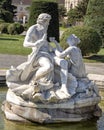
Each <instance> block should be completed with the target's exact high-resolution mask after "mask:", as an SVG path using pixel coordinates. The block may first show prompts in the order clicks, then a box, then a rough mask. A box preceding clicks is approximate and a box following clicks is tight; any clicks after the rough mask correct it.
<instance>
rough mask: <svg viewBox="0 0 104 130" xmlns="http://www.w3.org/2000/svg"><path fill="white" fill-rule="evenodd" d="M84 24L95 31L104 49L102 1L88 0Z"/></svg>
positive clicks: (103, 1)
mask: <svg viewBox="0 0 104 130" xmlns="http://www.w3.org/2000/svg"><path fill="white" fill-rule="evenodd" d="M84 23H85V25H87V26H91V27H93V28H94V29H96V31H97V32H98V33H99V35H100V36H101V38H102V43H103V44H102V45H103V47H104V0H89V3H88V8H87V13H86V17H85V20H84Z"/></svg>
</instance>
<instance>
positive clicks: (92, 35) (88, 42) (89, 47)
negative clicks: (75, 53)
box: [60, 26, 102, 56]
mask: <svg viewBox="0 0 104 130" xmlns="http://www.w3.org/2000/svg"><path fill="white" fill-rule="evenodd" d="M71 34H75V35H76V36H78V37H79V38H80V40H81V42H80V44H79V47H80V49H81V51H82V55H83V56H86V55H89V54H91V53H97V52H98V51H99V50H100V47H101V44H102V41H101V38H100V36H99V34H98V33H97V32H96V31H95V30H94V29H92V28H90V27H87V26H75V27H71V28H69V29H67V30H66V31H65V32H64V33H63V35H62V37H61V42H60V44H61V46H62V47H63V48H64V49H65V48H67V47H68V45H67V43H66V39H67V37H68V36H70V35H71Z"/></svg>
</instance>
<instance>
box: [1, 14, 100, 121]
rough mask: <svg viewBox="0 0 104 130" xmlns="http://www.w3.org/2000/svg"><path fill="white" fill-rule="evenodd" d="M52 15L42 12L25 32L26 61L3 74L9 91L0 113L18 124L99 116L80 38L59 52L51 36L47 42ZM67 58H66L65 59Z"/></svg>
mask: <svg viewBox="0 0 104 130" xmlns="http://www.w3.org/2000/svg"><path fill="white" fill-rule="evenodd" d="M50 20H51V16H50V15H49V14H46V13H42V14H40V15H39V16H38V18H37V24H35V25H33V26H31V27H30V28H29V30H28V31H27V34H26V37H25V40H24V46H25V47H30V48H32V53H31V54H30V55H29V56H28V59H27V61H26V62H24V63H22V64H21V65H19V66H17V67H16V68H15V67H13V66H12V67H11V69H10V70H7V73H6V83H7V86H8V88H9V89H8V91H7V95H6V101H5V102H4V103H3V105H2V110H3V111H4V113H5V116H6V118H7V119H9V120H13V121H21V122H26V121H27V122H38V123H57V122H78V121H82V120H87V119H89V118H92V117H94V116H97V117H98V116H100V115H101V110H100V108H99V107H98V103H99V102H100V100H101V98H100V96H99V91H98V89H97V87H96V85H95V83H94V82H93V81H91V80H89V79H88V77H87V74H86V71H85V66H84V63H83V60H82V54H81V51H80V49H79V48H78V47H77V44H79V43H80V39H79V38H78V37H77V36H76V35H75V34H72V35H70V36H69V37H68V38H67V43H68V44H69V47H68V48H67V49H66V50H62V48H61V47H60V45H59V43H58V42H57V41H56V40H55V38H54V37H50V38H49V39H50V42H53V43H54V44H55V45H56V48H53V47H52V46H51V45H50V42H48V41H47V29H48V25H49V22H50ZM65 57H69V59H65Z"/></svg>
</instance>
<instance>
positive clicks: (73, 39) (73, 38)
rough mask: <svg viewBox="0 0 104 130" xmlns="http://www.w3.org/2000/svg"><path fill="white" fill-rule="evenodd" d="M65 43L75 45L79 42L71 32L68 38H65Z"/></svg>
mask: <svg viewBox="0 0 104 130" xmlns="http://www.w3.org/2000/svg"><path fill="white" fill-rule="evenodd" d="M67 43H68V44H69V45H70V46H77V44H79V43H80V39H79V38H78V37H77V36H76V35H75V34H71V35H70V36H69V37H68V38H67Z"/></svg>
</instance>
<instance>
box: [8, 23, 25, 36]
mask: <svg viewBox="0 0 104 130" xmlns="http://www.w3.org/2000/svg"><path fill="white" fill-rule="evenodd" d="M23 31H24V27H23V26H22V25H21V24H20V23H12V24H10V25H9V26H8V33H9V34H20V33H22V32H23Z"/></svg>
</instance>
